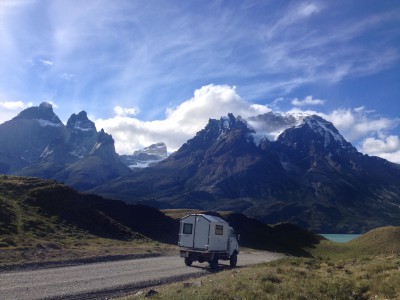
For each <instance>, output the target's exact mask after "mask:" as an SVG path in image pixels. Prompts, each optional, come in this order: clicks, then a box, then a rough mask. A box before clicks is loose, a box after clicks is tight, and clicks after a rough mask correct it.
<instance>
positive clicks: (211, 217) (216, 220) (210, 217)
mask: <svg viewBox="0 0 400 300" xmlns="http://www.w3.org/2000/svg"><path fill="white" fill-rule="evenodd" d="M189 216H202V217H204V218H206V219H207V220H208V221H210V222H218V223H227V222H226V221H225V220H223V219H221V218H220V217H217V216H210V215H205V214H190V215H187V216H185V217H183V218H182V219H185V218H187V217H189Z"/></svg>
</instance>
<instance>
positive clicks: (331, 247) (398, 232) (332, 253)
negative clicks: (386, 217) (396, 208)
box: [305, 226, 400, 259]
mask: <svg viewBox="0 0 400 300" xmlns="http://www.w3.org/2000/svg"><path fill="white" fill-rule="evenodd" d="M305 250H306V251H308V252H309V253H311V254H312V255H313V256H314V257H323V258H330V259H351V258H363V257H368V256H376V255H383V256H387V255H400V227H396V226H388V227H380V228H376V229H374V230H371V231H369V232H367V233H365V234H363V235H361V236H359V237H358V238H355V239H354V240H351V241H350V242H347V243H334V242H331V241H328V240H321V243H320V244H318V245H317V247H314V248H306V249H305Z"/></svg>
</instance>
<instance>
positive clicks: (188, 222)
mask: <svg viewBox="0 0 400 300" xmlns="http://www.w3.org/2000/svg"><path fill="white" fill-rule="evenodd" d="M178 246H179V247H180V256H181V257H184V258H185V264H186V265H187V266H190V265H191V264H192V262H194V261H198V262H200V263H202V262H205V261H207V262H209V264H210V267H211V268H216V267H218V260H219V259H222V260H229V261H230V265H231V267H235V266H236V263H237V255H238V254H239V244H238V238H237V237H236V234H235V232H234V230H233V228H232V227H230V226H229V224H228V223H227V222H226V221H224V220H222V219H221V218H219V217H216V216H210V215H204V214H191V215H188V216H186V217H184V218H182V219H181V224H180V229H179V242H178Z"/></svg>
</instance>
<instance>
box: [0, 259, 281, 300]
mask: <svg viewBox="0 0 400 300" xmlns="http://www.w3.org/2000/svg"><path fill="white" fill-rule="evenodd" d="M282 256H283V255H281V254H278V253H271V252H248V253H240V254H239V256H238V267H243V266H247V265H252V264H257V263H261V262H268V261H272V260H275V259H278V258H281V257H282ZM228 268H229V262H228V261H227V262H225V261H220V268H219V269H220V270H223V269H228ZM209 272H210V269H209V267H208V264H207V263H203V264H200V263H193V265H192V267H187V266H185V264H184V262H183V259H182V258H180V257H178V256H161V257H152V258H143V259H133V260H122V261H113V262H102V263H91V264H84V265H78V266H69V267H58V268H49V269H39V270H25V271H12V272H2V273H0V299H105V298H106V297H111V296H117V295H124V294H125V293H127V292H129V291H131V292H132V291H134V290H137V289H140V288H145V287H150V286H155V285H158V284H163V283H168V282H173V281H178V280H182V279H185V278H189V277H196V276H201V275H204V274H207V273H209Z"/></svg>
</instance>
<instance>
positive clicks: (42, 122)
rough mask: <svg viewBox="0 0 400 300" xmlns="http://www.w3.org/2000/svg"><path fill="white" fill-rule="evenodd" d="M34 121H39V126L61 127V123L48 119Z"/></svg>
mask: <svg viewBox="0 0 400 300" xmlns="http://www.w3.org/2000/svg"><path fill="white" fill-rule="evenodd" d="M36 121H37V122H38V123H39V125H40V126H41V127H47V126H50V127H61V126H62V124H61V123H54V122H52V121H49V120H43V119H36Z"/></svg>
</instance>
